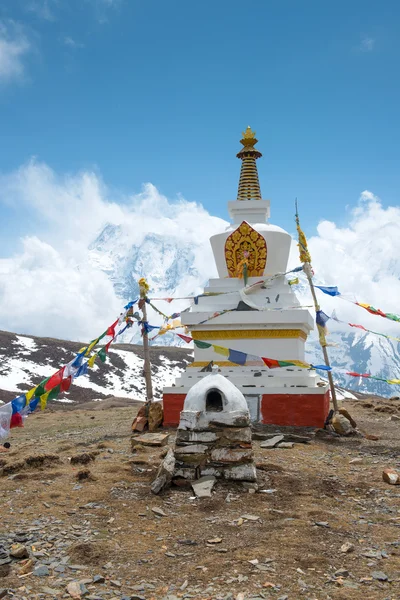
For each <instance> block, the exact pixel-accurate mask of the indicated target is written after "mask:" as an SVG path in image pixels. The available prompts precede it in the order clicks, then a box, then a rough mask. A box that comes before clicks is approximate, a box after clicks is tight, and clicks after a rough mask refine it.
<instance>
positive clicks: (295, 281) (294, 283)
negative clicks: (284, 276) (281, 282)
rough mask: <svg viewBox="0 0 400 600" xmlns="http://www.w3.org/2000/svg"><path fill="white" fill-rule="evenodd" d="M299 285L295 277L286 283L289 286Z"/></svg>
mask: <svg viewBox="0 0 400 600" xmlns="http://www.w3.org/2000/svg"><path fill="white" fill-rule="evenodd" d="M298 283H299V278H298V277H296V278H295V279H291V280H290V281H288V284H289V285H297V284H298Z"/></svg>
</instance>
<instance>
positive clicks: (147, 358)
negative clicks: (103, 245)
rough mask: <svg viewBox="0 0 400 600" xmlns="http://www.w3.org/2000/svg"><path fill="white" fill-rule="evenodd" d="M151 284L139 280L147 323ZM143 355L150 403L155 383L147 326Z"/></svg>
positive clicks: (143, 311)
mask: <svg viewBox="0 0 400 600" xmlns="http://www.w3.org/2000/svg"><path fill="white" fill-rule="evenodd" d="M148 290H149V286H148V284H147V281H146V280H145V279H144V277H142V279H140V280H139V291H140V300H141V302H140V309H141V311H142V316H143V318H142V320H143V321H144V323H147V322H148V321H147V307H146V298H147V292H148ZM143 355H144V365H143V371H144V377H145V381H146V402H147V403H148V404H150V403H151V402H153V383H152V380H151V361H150V348H149V334H148V333H147V330H146V327H144V326H143Z"/></svg>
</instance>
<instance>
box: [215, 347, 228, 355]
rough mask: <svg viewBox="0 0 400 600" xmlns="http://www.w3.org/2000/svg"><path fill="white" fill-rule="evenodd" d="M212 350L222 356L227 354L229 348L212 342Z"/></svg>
mask: <svg viewBox="0 0 400 600" xmlns="http://www.w3.org/2000/svg"><path fill="white" fill-rule="evenodd" d="M213 350H214V352H216V353H217V354H222V355H223V356H229V352H230V351H229V348H224V347H223V346H216V345H215V344H213Z"/></svg>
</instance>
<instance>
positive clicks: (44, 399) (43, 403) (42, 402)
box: [40, 392, 50, 410]
mask: <svg viewBox="0 0 400 600" xmlns="http://www.w3.org/2000/svg"><path fill="white" fill-rule="evenodd" d="M49 394H50V392H46V393H45V394H43V396H40V408H41V409H42V410H44V409H45V408H46V406H47V399H48V397H49Z"/></svg>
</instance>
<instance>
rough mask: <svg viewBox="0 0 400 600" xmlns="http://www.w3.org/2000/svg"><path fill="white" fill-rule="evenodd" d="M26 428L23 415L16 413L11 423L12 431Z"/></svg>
mask: <svg viewBox="0 0 400 600" xmlns="http://www.w3.org/2000/svg"><path fill="white" fill-rule="evenodd" d="M23 426H24V422H23V420H22V415H21V413H18V412H16V413H14V414H13V415H12V416H11V421H10V429H14V427H23Z"/></svg>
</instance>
